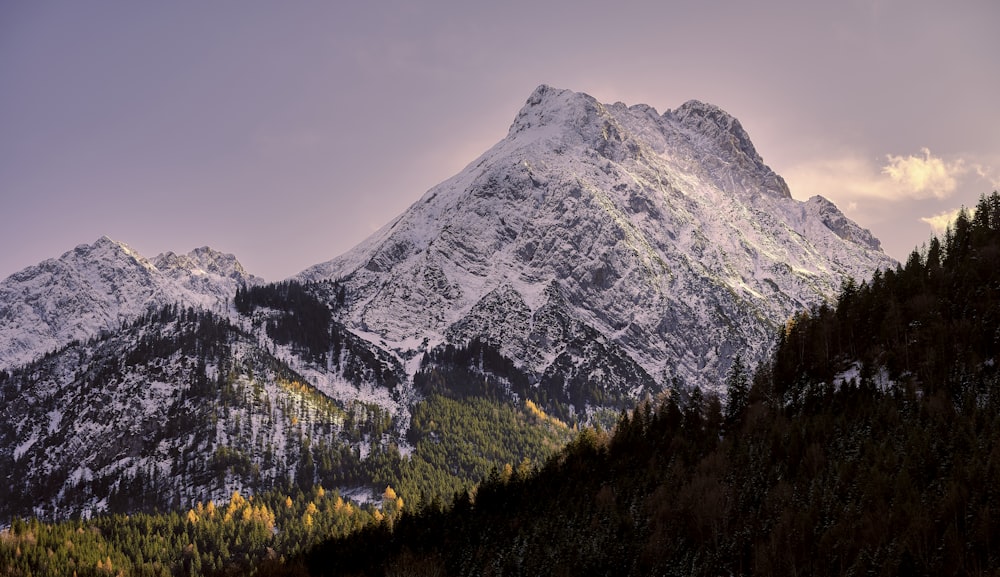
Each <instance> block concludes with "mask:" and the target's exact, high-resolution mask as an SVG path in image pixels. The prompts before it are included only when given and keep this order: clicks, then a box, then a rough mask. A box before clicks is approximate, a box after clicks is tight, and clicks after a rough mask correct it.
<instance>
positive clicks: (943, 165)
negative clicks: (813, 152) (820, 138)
mask: <svg viewBox="0 0 1000 577" xmlns="http://www.w3.org/2000/svg"><path fill="white" fill-rule="evenodd" d="M970 171H975V172H976V173H977V174H978V175H979V176H980V177H981V178H987V179H988V175H989V169H986V168H983V167H981V166H979V165H975V166H970V165H969V164H968V163H966V161H965V160H963V159H961V158H959V159H955V160H950V161H949V160H945V159H943V158H939V157H935V156H934V155H932V154H931V152H930V150H929V149H927V148H923V149H921V154H920V155H919V156H914V155H907V156H897V155H892V154H888V155H886V156H885V163H884V164H881V165H880V163H879V162H877V161H876V160H875V159H871V158H865V157H863V156H860V155H857V154H853V153H846V154H842V155H840V156H839V157H836V158H829V159H818V160H814V161H810V162H806V163H802V164H800V165H797V166H793V167H791V168H789V169H786V170H785V172H784V174H783V176H784V177H785V180H786V181H787V182H788V185H789V187H790V188H791V190H792V194H794V195H796V196H797V197H801V198H805V197H809V196H812V195H814V194H820V195H823V196H825V197H827V198H830V199H834V200H836V201H839V202H842V203H844V204H845V205H846V206H850V204H851V203H852V202H855V201H857V200H860V199H878V200H888V201H898V200H919V199H926V198H937V199H944V198H948V197H949V196H951V195H952V194H953V193H954V192H955V191H956V190H957V189H958V186H959V183H960V180H961V178H962V177H963V176H964V175H966V174H967V173H969V172H970Z"/></svg>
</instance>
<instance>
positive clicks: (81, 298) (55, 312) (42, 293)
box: [0, 236, 259, 368]
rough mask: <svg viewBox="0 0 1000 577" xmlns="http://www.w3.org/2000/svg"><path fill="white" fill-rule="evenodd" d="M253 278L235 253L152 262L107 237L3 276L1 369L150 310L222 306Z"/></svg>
mask: <svg viewBox="0 0 1000 577" xmlns="http://www.w3.org/2000/svg"><path fill="white" fill-rule="evenodd" d="M254 282H259V279H257V278H256V277H254V276H252V275H249V274H247V273H246V271H245V270H244V269H243V266H242V265H241V264H240V263H239V261H237V260H236V257H234V256H233V255H231V254H223V253H219V252H216V251H213V250H212V249H210V248H208V247H203V248H200V249H195V250H194V251H192V252H191V253H189V254H187V255H183V256H177V255H174V254H173V253H165V254H162V255H160V256H158V257H157V258H156V259H155V261H150V260H149V259H147V258H146V257H144V256H142V255H141V254H139V253H138V252H137V251H135V250H134V249H132V248H131V247H130V246H128V245H127V244H125V243H124V242H120V241H116V240H113V239H111V238H108V237H107V236H102V237H101V238H99V239H97V240H96V241H95V242H94V243H92V244H81V245H79V246H77V247H76V248H74V249H73V250H70V251H67V252H66V253H64V254H63V255H62V256H60V257H59V258H57V259H48V260H46V261H43V262H41V263H39V264H37V265H34V266H30V267H27V268H25V269H23V270H21V271H19V272H16V273H14V274H12V275H10V276H9V277H7V279H5V280H4V281H3V282H0V368H2V367H6V366H11V365H14V364H20V363H24V362H28V361H30V360H32V359H34V358H36V357H37V356H39V355H41V354H43V353H46V352H49V351H51V350H54V349H56V348H58V347H60V346H62V345H65V344H66V343H68V342H70V341H73V340H85V339H87V338H90V337H93V336H95V335H97V334H99V333H101V332H102V331H114V330H116V329H117V328H118V327H119V326H120V325H121V323H122V322H125V321H129V320H132V319H133V318H135V317H136V316H138V315H140V314H142V313H144V312H146V310H148V309H149V308H156V307H159V306H162V305H165V304H180V305H183V306H198V307H207V308H211V307H215V306H219V304H220V303H224V302H225V301H226V300H227V299H230V298H232V295H233V294H235V292H236V287H237V286H239V285H241V284H246V283H254Z"/></svg>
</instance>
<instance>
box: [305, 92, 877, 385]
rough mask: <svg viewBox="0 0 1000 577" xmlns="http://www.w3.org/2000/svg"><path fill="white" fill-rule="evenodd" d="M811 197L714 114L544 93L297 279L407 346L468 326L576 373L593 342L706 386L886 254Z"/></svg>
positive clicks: (529, 362) (348, 315)
mask: <svg viewBox="0 0 1000 577" xmlns="http://www.w3.org/2000/svg"><path fill="white" fill-rule="evenodd" d="M821 208H824V207H820V206H818V205H817V206H815V207H814V208H808V207H806V206H805V203H802V202H799V201H797V200H795V199H793V198H792V197H791V195H790V194H789V192H788V187H787V186H786V185H785V183H784V180H782V179H781V177H780V176H778V175H777V174H775V173H774V172H773V171H772V170H771V169H770V168H769V167H767V166H766V165H765V164H764V163H763V162H762V161H761V158H760V156H759V155H758V154H757V152H756V150H755V149H754V147H753V144H752V143H751V142H750V139H749V136H748V135H747V133H746V131H745V130H744V129H743V127H742V125H741V124H740V123H739V122H738V121H737V120H736V119H735V118H733V117H732V116H730V115H729V114H727V113H726V112H724V111H723V110H722V109H720V108H719V107H717V106H713V105H710V104H705V103H702V102H699V101H689V102H687V103H685V104H684V105H682V106H681V107H680V108H678V109H677V110H675V111H673V112H667V113H665V114H663V115H659V114H657V113H656V111H655V110H654V109H653V108H652V107H650V106H646V105H632V106H628V105H625V104H622V103H615V104H609V105H605V104H601V103H600V102H598V101H597V100H595V99H594V98H593V97H591V96H588V95H586V94H582V93H577V92H573V91H571V90H565V89H557V88H553V87H551V86H548V85H542V86H539V87H538V88H537V89H536V90H535V91H534V92H533V93H532V95H531V96H530V97H529V98H528V100H527V101H526V103H525V105H524V107H523V108H522V109H521V110H520V112H518V114H517V117H516V119H515V120H514V123H513V125H512V126H511V130H510V133H509V134H508V136H507V137H506V138H505V139H504V140H502V141H501V142H499V143H498V144H497V145H495V146H494V147H492V148H491V149H490V150H489V151H487V152H486V153H484V154H483V155H482V156H480V158H479V159H477V160H475V161H473V162H472V163H470V164H469V165H468V166H467V167H466V169H465V170H463V171H462V172H460V173H459V174H457V175H455V176H454V177H452V178H450V179H448V180H446V181H445V182H443V183H441V184H439V185H438V186H436V187H434V188H432V189H431V190H430V191H428V192H427V193H426V194H425V195H424V196H423V197H422V198H421V199H420V200H419V201H418V202H416V203H415V204H414V205H413V206H412V207H411V208H410V209H409V210H408V211H406V212H405V213H404V214H402V215H400V216H399V217H398V218H397V219H395V220H394V221H393V222H392V223H391V224H390V225H388V226H386V227H384V228H383V229H382V230H380V231H379V232H378V233H376V234H375V235H373V236H372V237H371V238H370V239H369V240H366V241H365V242H363V243H361V244H360V245H358V247H356V248H355V249H353V250H352V251H351V252H350V253H348V254H346V255H344V256H342V257H340V258H337V259H334V260H332V261H329V262H328V263H323V264H321V265H316V266H314V267H312V268H310V269H307V270H306V271H304V272H303V273H302V274H301V275H300V277H299V278H302V279H307V280H321V279H324V278H329V279H336V280H338V281H341V282H343V283H344V286H345V287H346V289H347V292H348V294H353V295H355V298H354V300H353V301H352V302H350V303H348V305H347V306H346V307H345V308H344V309H343V311H342V313H343V314H344V318H343V321H344V322H345V324H346V326H348V327H352V328H358V329H359V330H362V331H364V332H365V333H366V334H370V335H374V336H377V339H378V341H379V342H384V343H386V344H385V345H384V346H386V347H387V348H389V349H390V350H393V351H395V352H397V353H399V354H400V355H401V356H403V357H404V358H405V357H406V356H407V355H409V354H411V353H413V352H415V349H414V348H413V347H415V346H417V347H427V346H434V345H437V344H441V343H445V342H452V341H455V342H454V344H456V345H458V344H461V342H460V341H462V340H464V339H471V338H474V337H478V338H481V339H483V340H485V341H491V339H493V340H503V342H493V344H494V345H497V346H498V348H499V349H500V350H501V351H504V354H509V355H510V356H511V358H517V359H520V360H521V361H523V362H524V363H525V366H527V367H528V368H530V369H531V370H536V371H538V373H539V374H546V371H558V370H563V369H566V367H569V366H571V365H573V363H577V364H576V365H573V366H574V367H575V368H572V370H570V369H566V370H569V372H570V373H573V374H575V375H582V374H585V372H586V371H585V369H584V366H585V365H587V363H590V362H591V361H593V358H590V357H587V355H588V354H591V353H592V354H594V355H596V354H598V353H597V352H595V351H596V349H595V350H591V351H590V352H587V353H586V354H584V353H582V352H580V351H577V350H576V347H577V345H578V343H583V342H590V340H591V339H590V337H591V336H593V335H598V334H600V335H606V336H607V338H608V340H607V342H606V343H605V344H602V345H601V347H603V348H602V351H603V352H601V353H600V354H605V355H611V356H615V357H616V358H618V359H625V358H626V357H628V358H630V359H632V361H628V362H633V361H634V362H637V363H638V364H639V365H641V366H642V367H643V370H644V371H645V374H646V375H647V377H645V378H652V379H656V380H658V381H659V380H661V379H662V378H663V375H680V376H681V377H682V378H684V379H686V380H687V381H688V382H689V383H692V384H699V385H703V386H715V385H716V384H717V383H718V382H721V381H720V380H719V379H720V378H721V375H724V373H725V370H726V368H727V367H728V363H729V355H730V354H731V352H732V351H734V350H744V351H747V353H746V354H747V355H748V356H755V355H758V354H760V353H761V351H763V350H764V349H765V348H766V347H767V345H765V344H762V343H765V342H766V340H767V336H768V335H772V334H773V329H774V327H776V326H778V325H780V323H783V322H784V321H785V320H786V319H787V318H788V316H790V315H791V314H793V313H795V312H797V311H799V310H801V309H802V308H803V307H807V306H809V305H810V304H811V303H815V302H817V301H819V300H823V299H825V298H830V297H831V295H832V294H833V293H834V292H835V291H836V290H837V289H838V288H839V286H840V282H841V280H842V279H843V278H846V277H847V276H852V277H855V278H860V277H863V276H867V275H868V274H869V273H870V272H871V271H873V270H875V269H876V268H879V267H881V266H885V265H887V264H889V263H890V262H891V259H889V258H888V257H886V256H885V255H884V254H882V253H881V252H880V251H878V250H877V248H876V247H877V245H873V244H872V243H871V242H867V240H868V239H866V238H864V237H863V235H860V234H855V232H857V231H854V230H853V229H851V228H850V226H849V225H848V222H849V221H846V219H844V222H842V221H841V220H840V219H839V218H837V214H838V213H836V212H833V211H830V210H827V209H824V210H820V209H821ZM821 213H822V214H821ZM841 216H842V215H841ZM552 283H558V286H559V287H560V293H561V294H562V295H563V297H564V298H563V299H555V298H554V297H552V295H550V294H549V292H547V291H546V287H549V286H551V285H552ZM504 287H507V288H504ZM723 327H726V328H723ZM734 327H736V328H734ZM498 335H503V336H502V337H498ZM491 342H492V341H491ZM417 343H424V344H423V345H418V344H417ZM622 351H626V352H627V354H626V352H622ZM578 353H579V354H578ZM594 358H596V357H594ZM556 359H562V360H559V361H558V362H557V360H556ZM588 359H589V360H588ZM622 362H623V363H624V364H619V365H618V366H620V367H624V366H626V365H628V362H625V361H622ZM554 363H555V364H554ZM567 363H568V364H567ZM595 366H596V365H595ZM559 367H562V368H559ZM623 370H624V369H623ZM630 370H631V369H629V370H626V371H625V372H626V373H627V372H629V371H630ZM573 371H581V372H573ZM567 378H568V377H567ZM581 378H589V377H581ZM626 380H627V379H626ZM623 382H624V381H623ZM635 382H638V381H635Z"/></svg>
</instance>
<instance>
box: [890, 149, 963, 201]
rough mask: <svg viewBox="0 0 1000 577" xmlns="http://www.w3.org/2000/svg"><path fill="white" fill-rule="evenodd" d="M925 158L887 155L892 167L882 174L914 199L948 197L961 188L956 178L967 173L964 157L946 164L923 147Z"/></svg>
mask: <svg viewBox="0 0 1000 577" xmlns="http://www.w3.org/2000/svg"><path fill="white" fill-rule="evenodd" d="M921 152H922V153H923V157H919V156H912V155H911V156H906V157H903V156H893V155H891V154H887V155H886V160H888V161H889V164H887V165H885V166H883V167H882V174H885V175H887V176H888V177H889V178H890V179H891V180H892V181H893V182H895V183H896V184H898V185H900V186H901V187H902V189H903V190H904V191H907V192H909V193H910V194H911V198H927V197H928V196H934V197H935V198H940V199H943V198H947V197H948V196H950V195H951V193H953V192H955V189H956V188H957V187H958V180H957V178H956V177H958V176H960V175H962V174H964V173H965V172H967V171H968V169H967V168H966V166H965V161H963V160H962V159H961V158H960V159H958V160H956V161H954V162H950V163H949V162H945V161H944V160H942V159H940V158H935V157H933V156H931V151H930V150H929V149H927V148H922V149H921Z"/></svg>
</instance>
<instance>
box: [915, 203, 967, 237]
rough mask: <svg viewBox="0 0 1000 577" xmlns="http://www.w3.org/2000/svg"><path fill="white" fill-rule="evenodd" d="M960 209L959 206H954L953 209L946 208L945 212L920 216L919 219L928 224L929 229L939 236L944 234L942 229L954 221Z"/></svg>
mask: <svg viewBox="0 0 1000 577" xmlns="http://www.w3.org/2000/svg"><path fill="white" fill-rule="evenodd" d="M961 210H962V209H961V208H956V209H955V210H947V211H945V212H942V213H940V214H936V215H934V216H924V217H921V218H920V220H921V221H923V222H926V223H927V224H929V225H930V227H931V230H932V231H934V234H935V235H937V236H941V235H943V234H944V231H945V230H946V229H947V228H948V226H950V225H951V223H953V222H955V218H957V217H958V213H959V212H960V211H961Z"/></svg>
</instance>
